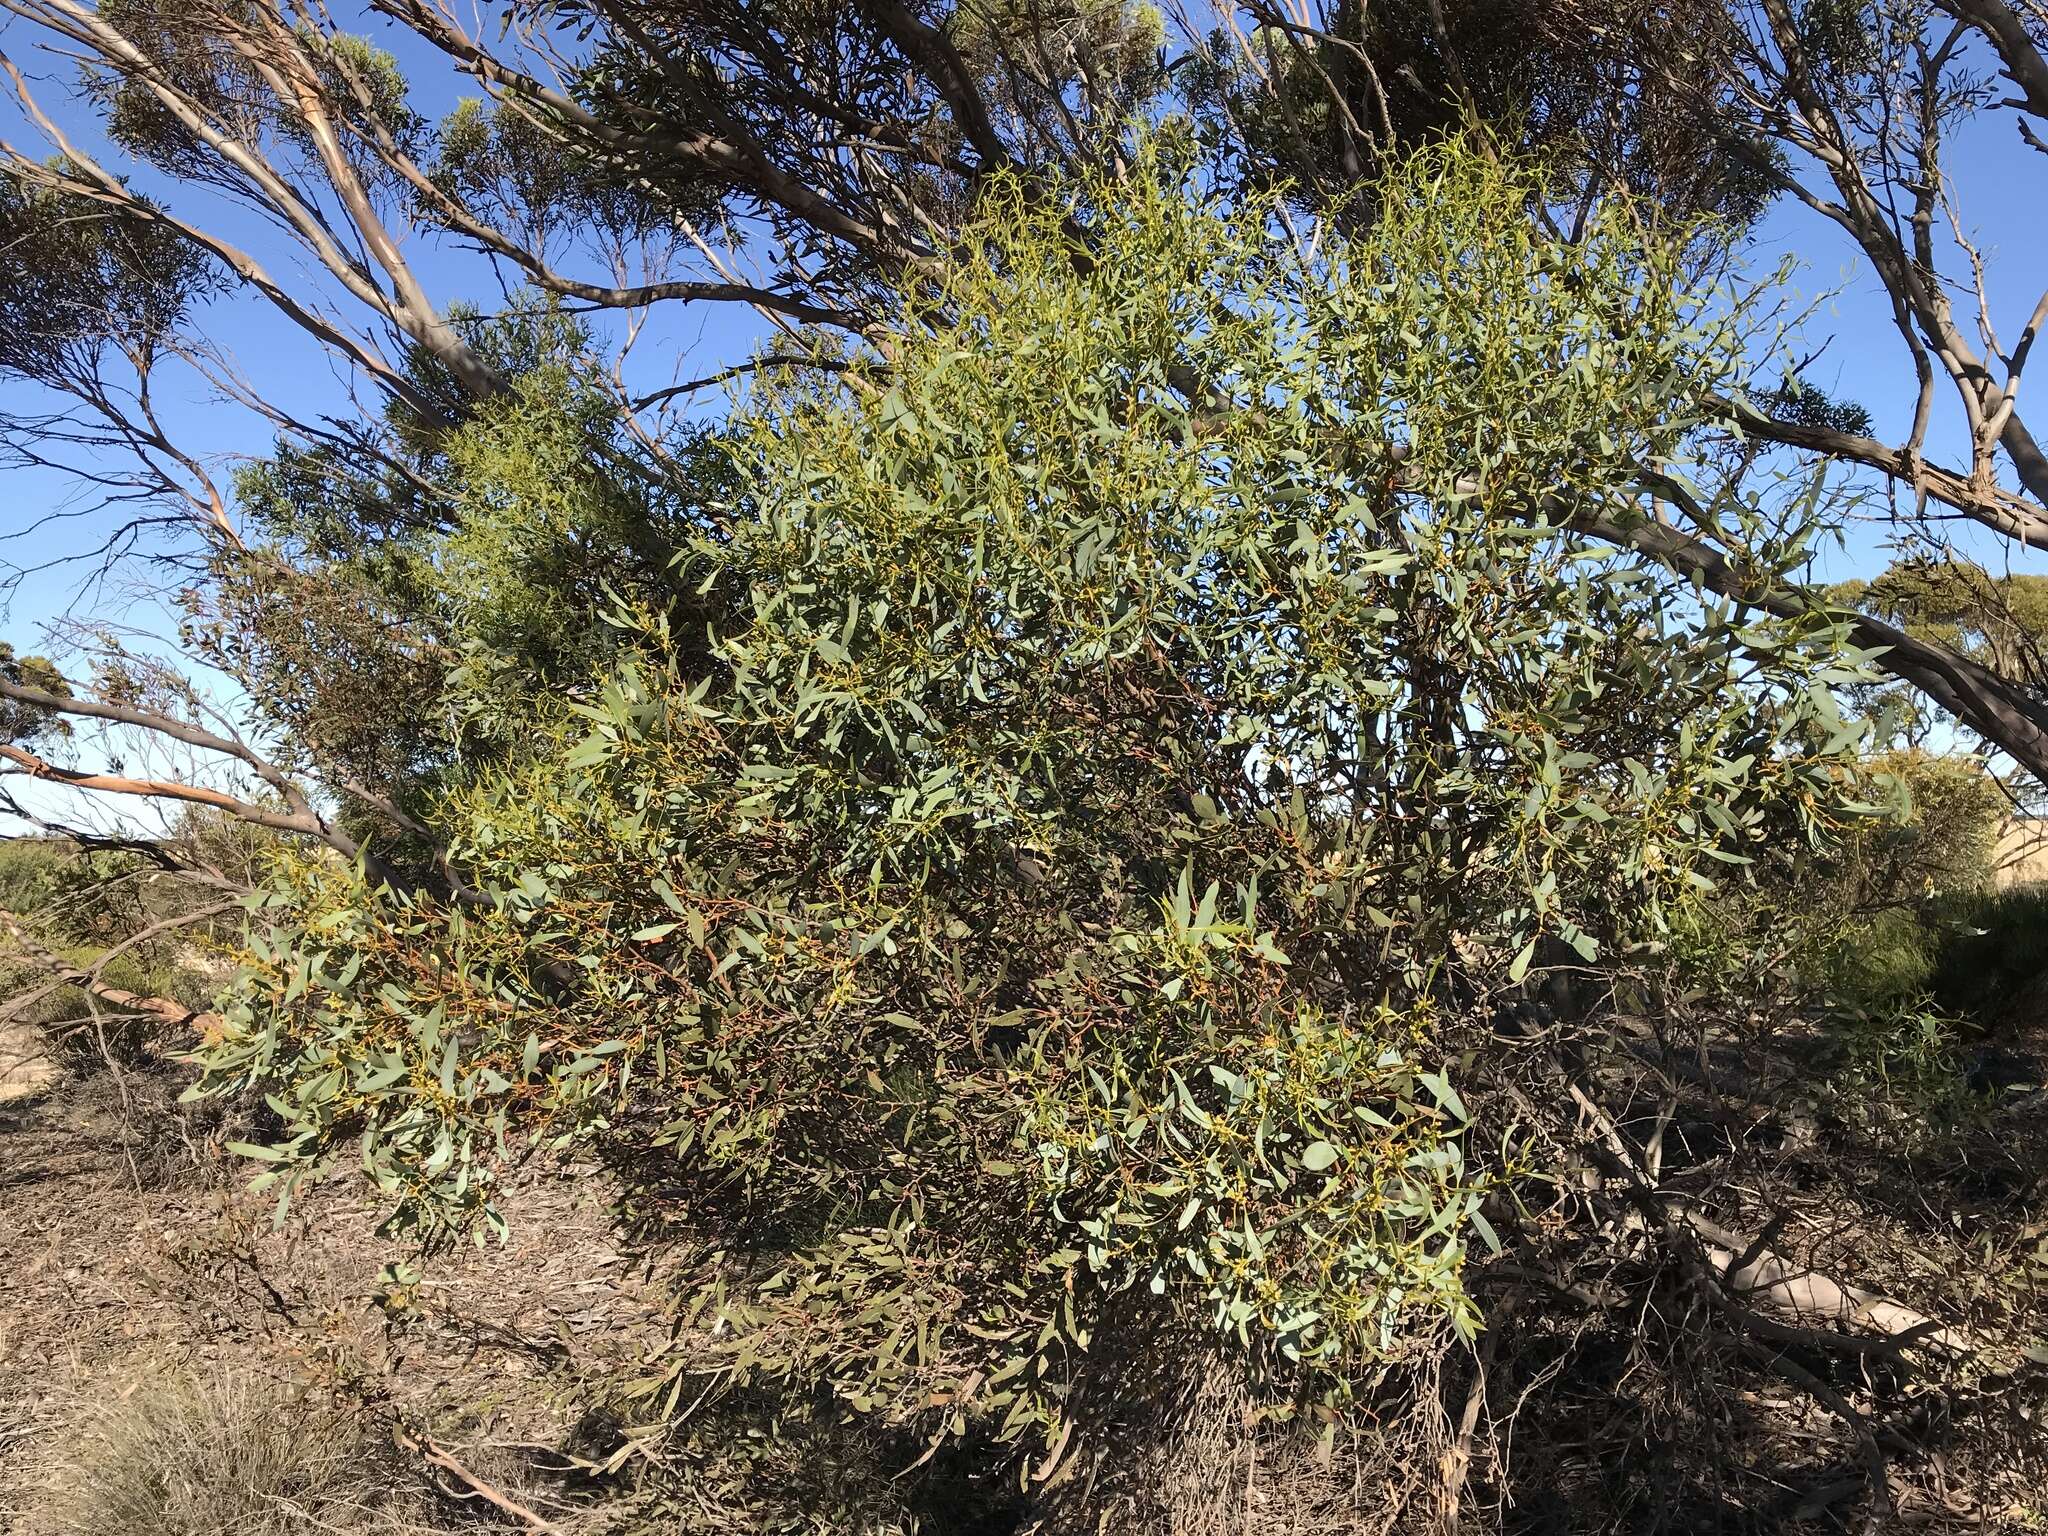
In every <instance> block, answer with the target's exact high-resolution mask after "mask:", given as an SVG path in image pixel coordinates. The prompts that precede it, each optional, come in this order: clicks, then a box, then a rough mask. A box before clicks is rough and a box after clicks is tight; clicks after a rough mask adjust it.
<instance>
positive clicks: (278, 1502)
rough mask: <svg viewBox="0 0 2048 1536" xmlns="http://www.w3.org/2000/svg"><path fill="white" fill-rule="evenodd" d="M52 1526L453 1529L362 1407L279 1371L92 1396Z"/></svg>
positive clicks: (187, 1533)
mask: <svg viewBox="0 0 2048 1536" xmlns="http://www.w3.org/2000/svg"><path fill="white" fill-rule="evenodd" d="M76 1433H77V1441H76V1450H75V1453H74V1454H73V1455H72V1456H71V1457H70V1458H68V1459H67V1460H64V1461H62V1462H60V1463H59V1464H58V1466H57V1468H56V1469H55V1476H54V1477H53V1478H52V1486H51V1488H50V1489H49V1491H48V1493H47V1494H46V1496H45V1500H44V1507H43V1510H42V1511H41V1512H40V1514H39V1516H35V1517H32V1518H34V1519H36V1521H37V1523H38V1524H40V1526H41V1527H42V1529H43V1530H45V1531H47V1532H49V1533H50V1536H305V1533H309V1532H321V1531H334V1532H347V1533H349V1536H372V1533H375V1536H441V1533H443V1532H445V1531H448V1530H450V1529H451V1528H450V1527H449V1526H448V1525H447V1524H446V1523H445V1522H443V1521H441V1520H439V1519H437V1518H436V1516H437V1514H438V1513H439V1511H438V1510H437V1507H436V1506H437V1505H438V1504H439V1502H440V1501H439V1500H438V1499H437V1498H436V1497H435V1496H434V1495H433V1494H432V1492H431V1491H430V1490H429V1489H428V1488H427V1487H426V1486H425V1485H424V1483H423V1481H422V1479H421V1477H420V1476H419V1474H418V1472H417V1470H416V1467H414V1466H411V1465H408V1464H407V1463H405V1462H404V1461H403V1460H402V1459H401V1458H400V1456H399V1454H398V1453H397V1451H396V1448H395V1447H393V1446H392V1445H390V1444H389V1442H385V1443H382V1444H380V1443H379V1442H378V1441H377V1440H376V1439H374V1438H373V1437H372V1434H371V1432H370V1430H369V1428H368V1426H366V1425H364V1424H363V1423H362V1422H361V1421H360V1420H359V1419H357V1418H355V1417H353V1416H351V1415H350V1414H348V1413H346V1412H344V1411H342V1410H340V1409H338V1408H336V1407H335V1406H333V1405H331V1404H327V1403H323V1402H321V1401H319V1400H318V1399H316V1398H314V1397H311V1396H295V1395H293V1394H291V1393H290V1392H288V1391H286V1390H284V1389H283V1388H281V1387H278V1386H276V1385H274V1384H272V1383H269V1382H265V1381H262V1380H260V1379H250V1378H247V1377H241V1378H237V1377H234V1376H228V1375H217V1376H215V1377H213V1378H212V1379H210V1380H201V1379H200V1378H198V1377H196V1376H193V1375H190V1374H184V1373H163V1374H151V1375H146V1376H144V1377H142V1378H141V1379H140V1380H138V1381H137V1382H135V1383H134V1385H133V1386H132V1387H131V1389H130V1390H129V1391H128V1392H127V1394H126V1395H125V1396H124V1397H122V1398H120V1399H118V1400H115V1401H112V1402H107V1403H102V1404H98V1405H95V1406H93V1407H90V1408H88V1409H87V1410H86V1412H85V1413H84V1414H83V1415H82V1417H81V1420H80V1422H79V1426H78V1429H77V1431H76Z"/></svg>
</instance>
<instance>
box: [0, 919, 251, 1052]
mask: <svg viewBox="0 0 2048 1536" xmlns="http://www.w3.org/2000/svg"><path fill="white" fill-rule="evenodd" d="M226 910H228V909H227V908H226V907H217V908H212V909H210V910H209V911H207V912H203V913H193V914H190V915H188V916H186V917H183V918H181V919H179V920H178V921H177V922H175V923H155V924H152V925H151V926H150V927H148V928H146V929H144V930H143V931H142V932H140V933H137V934H134V935H132V936H131V937H129V938H128V939H126V940H124V941H123V942H122V943H120V944H117V945H115V946H114V947H113V948H112V949H110V950H108V951H107V952H106V953H105V954H103V955H101V956H100V957H99V958H98V959H97V960H95V961H93V963H92V964H91V965H87V966H80V965H73V964H72V963H71V962H70V961H69V960H66V959H65V958H64V957H63V956H62V955H59V954H57V953H55V952H54V951H52V950H50V949H47V948H45V947H44V946H43V945H42V944H40V943H39V942H37V940H36V939H35V937H34V936H33V935H32V934H30V933H29V931H28V929H27V927H26V926H25V925H24V924H23V923H22V921H21V919H20V918H19V917H18V916H16V915H15V914H14V913H12V912H9V911H6V910H5V909H0V929H4V930H5V931H6V933H7V935H8V937H10V938H11V939H13V940H14V943H15V946H16V948H18V949H19V950H20V951H21V953H22V955H23V956H24V957H25V958H26V959H27V960H28V961H29V963H30V964H32V965H34V966H35V967H36V969H37V970H39V971H42V972H44V973H45V974H47V975H48V976H50V977H51V978H53V979H52V982H51V984H50V985H49V986H47V987H42V988H39V989H37V990H36V991H34V992H30V993H26V994H24V995H23V996H21V997H16V998H10V999H8V1000H7V1004H6V1006H7V1009H8V1011H9V1012H10V1013H15V1014H19V1013H21V1012H23V1011H24V1010H26V1009H28V1008H32V1007H34V1006H35V1004H36V1003H38V1002H40V1001H42V1000H43V999H44V998H45V997H48V996H50V995H51V994H52V993H54V992H55V991H56V990H57V989H58V988H59V987H67V986H70V987H79V988H82V989H83V990H85V991H87V992H90V993H91V994H92V995H93V996H94V997H96V998H98V999H99V1000H100V1001H101V1002H104V1003H109V1004H111V1005H112V1006H114V1007H116V1008H119V1009H121V1010H122V1011H124V1012H126V1013H142V1014H148V1015H150V1016H151V1017H153V1018H157V1019H161V1020H162V1021H163V1022H164V1023H166V1024H169V1025H171V1026H172V1027H173V1028H186V1027H191V1028H195V1029H201V1030H204V1029H207V1028H209V1027H215V1026H218V1025H219V1024H220V1023H221V1017H220V1015H219V1014H217V1013H213V1012H211V1011H210V1010H208V1009H204V1008H188V1007H186V1006H185V1004H183V1003H181V1002H179V1001H178V1000H177V999H176V998H173V997H154V996H151V995H149V994H148V993H143V992H130V991H128V990H126V989H125V988H123V987H116V986H110V985H109V984H108V983H106V982H104V981H102V980H101V979H100V970H101V968H102V967H103V966H104V965H105V964H106V963H107V961H109V960H111V959H113V958H114V957H115V956H116V955H118V954H119V953H121V952H122V951H123V950H125V949H128V948H130V947H131V946H133V945H136V944H139V943H141V942H142V941H143V940H144V939H146V938H149V937H151V936H152V935H154V934H157V933H161V932H164V931H165V930H166V929H168V928H171V927H177V926H182V925H183V924H185V923H191V922H197V921H198V920H199V919H200V918H201V917H206V916H217V915H218V914H219V913H221V912H224V911H226Z"/></svg>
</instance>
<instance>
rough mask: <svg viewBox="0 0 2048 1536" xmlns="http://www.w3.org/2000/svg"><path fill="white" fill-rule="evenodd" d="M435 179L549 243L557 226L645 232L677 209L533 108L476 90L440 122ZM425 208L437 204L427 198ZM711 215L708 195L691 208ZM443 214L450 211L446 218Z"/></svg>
mask: <svg viewBox="0 0 2048 1536" xmlns="http://www.w3.org/2000/svg"><path fill="white" fill-rule="evenodd" d="M435 137H436V143H435V151H436V153H435V158H434V163H433V166H432V168H431V170H430V172H429V175H430V176H431V177H432V179H433V182H434V185H435V186H436V187H437V188H438V189H439V190H440V191H441V193H442V194H443V195H444V196H446V197H447V198H449V199H451V200H452V201H454V202H455V203H456V204H458V205H459V206H460V207H461V208H462V209H463V211H464V212H465V213H467V214H469V215H470V216H471V217H474V218H477V219H480V220H482V221H483V222H484V223H485V224H487V225H490V226H492V227H494V228H496V229H498V230H500V231H501V232H504V233H507V234H510V235H513V236H515V237H517V238H519V239H521V240H523V241H525V242H528V243H530V244H531V246H532V247H534V248H535V249H542V248H545V247H546V246H547V244H548V242H549V241H550V240H551V239H552V238H553V237H554V235H555V234H556V233H558V232H560V231H563V230H567V231H570V232H581V233H585V234H589V233H602V234H603V235H605V236H608V237H609V238H611V239H613V240H634V239H646V238H647V237H649V236H650V235H651V234H653V233H654V232H655V230H656V229H657V228H658V227H659V226H660V224H661V223H662V222H663V221H664V219H667V218H671V217H673V215H674V213H675V212H676V211H678V210H676V209H674V208H670V207H664V206H663V205H662V204H660V203H659V202H657V201H655V200H653V199H651V198H650V197H649V196H648V195H647V194H646V193H645V192H643V191H639V190H636V189H634V188H631V187H629V186H627V185H625V184H624V183H622V182H621V181H620V180H619V179H618V178H617V177H616V176H609V175H607V174H606V173H605V171H604V169H603V167H602V166H600V165H597V164H594V163H592V162H591V161H590V160H588V159H587V158H586V157H584V156H583V155H581V154H579V153H577V152H576V151H575V150H573V149H571V148H569V147H568V145H567V143H566V142H565V138H566V136H565V135H564V134H563V133H562V132H561V131H560V130H559V129H553V128H551V127H550V126H549V125H548V124H547V123H546V121H545V119H544V118H541V117H538V116H537V115H536V109H535V108H534V107H533V106H531V105H526V104H522V105H521V106H519V107H517V108H514V107H511V106H507V105H506V104H504V103H503V102H497V103H489V102H485V101H483V100H481V99H479V98H476V97H467V98H465V99H464V100H462V101H460V102H458V103H457V104H456V106H455V109H454V110H453V111H452V112H450V113H449V114H448V115H447V116H446V117H445V118H443V119H442V120H441V122H440V124H439V126H438V127H437V129H436V134H435ZM422 203H423V212H424V213H425V215H426V216H427V217H428V218H430V219H431V218H437V216H438V215H437V210H436V209H435V207H434V206H433V205H432V203H431V202H428V201H427V200H425V199H422ZM688 211H689V212H690V213H691V214H692V215H693V216H695V217H699V218H703V217H708V216H709V215H710V214H711V212H712V209H711V207H710V206H709V205H708V202H707V201H706V200H705V199H703V198H701V197H700V198H699V199H697V205H696V206H694V207H692V208H690V209H689V210H688ZM441 221H442V222H445V218H443V219H442V220H441Z"/></svg>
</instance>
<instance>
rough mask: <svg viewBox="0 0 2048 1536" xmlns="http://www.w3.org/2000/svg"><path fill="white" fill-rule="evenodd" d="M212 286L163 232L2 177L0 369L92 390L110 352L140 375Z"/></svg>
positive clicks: (203, 267)
mask: <svg viewBox="0 0 2048 1536" xmlns="http://www.w3.org/2000/svg"><path fill="white" fill-rule="evenodd" d="M58 168H59V169H60V170H61V169H62V166H61V164H60V165H59V167H58ZM145 206H146V205H145ZM218 287H219V273H218V272H217V270H216V269H215V268H214V267H213V265H212V263H211V262H210V261H209V260H208V259H207V257H206V256H205V255H204V254H203V253H202V252H201V251H200V250H199V249H198V248H197V247H196V246H194V245H192V244H191V243H190V242H188V241H187V240H186V239H185V238H184V237H183V236H182V235H179V234H178V233H176V232H175V231H174V230H172V229H171V228H170V227H169V226H168V225H165V224H161V223H157V222H154V221H151V220H149V219H147V218H143V217H139V216H137V215H135V214H133V213H128V212H123V211H120V210H117V209H113V208H110V207H109V206H108V205H107V204H105V203H104V202H101V201H98V200H95V199H92V198H86V197H80V196H73V195H69V194H65V193H60V192H55V191H49V190H46V189H43V188H39V187H35V186H32V185H30V184H29V183H27V182H26V181H24V180H23V179H22V178H20V177H19V176H0V372H4V373H13V374H18V375H20V376H22V377H23V378H26V379H31V380H34V381H35V382H37V383H41V384H45V385H53V386H56V387H60V388H61V387H64V386H65V385H66V384H67V382H76V383H79V384H82V385H90V384H92V383H94V382H95V381H96V380H97V379H98V376H99V363H100V359H101V358H102V357H103V356H104V355H105V354H106V352H107V351H108V349H109V348H114V349H118V350H119V351H120V352H122V353H125V354H126V355H127V357H128V358H129V360H130V361H131V362H132V363H133V364H134V365H135V366H136V367H137V368H138V369H146V368H147V366H148V364H149V360H150V359H151V358H152V357H153V356H154V355H155V354H156V352H157V351H158V350H159V349H160V348H161V347H162V346H163V344H164V342H165V341H166V339H167V338H168V337H169V335H170V334H171V332H172V330H173V329H174V328H175V327H176V326H177V324H178V323H179V322H180V321H181V320H182V319H183V318H184V317H185V315H186V314H187V313H188V312H189V311H190V309H191V308H192V306H193V305H194V304H195V303H197V302H199V301H201V300H203V299H205V298H206V297H207V296H208V295H209V294H211V293H213V292H215V291H217V289H218Z"/></svg>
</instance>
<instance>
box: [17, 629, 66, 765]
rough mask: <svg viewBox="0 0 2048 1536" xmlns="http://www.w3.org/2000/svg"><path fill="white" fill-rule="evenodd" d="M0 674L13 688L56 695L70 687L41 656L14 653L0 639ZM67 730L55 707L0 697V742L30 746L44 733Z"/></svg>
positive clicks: (60, 733)
mask: <svg viewBox="0 0 2048 1536" xmlns="http://www.w3.org/2000/svg"><path fill="white" fill-rule="evenodd" d="M0 678H4V679H5V680H6V681H8V682H10V683H12V684H14V685H15V686H16V687H17V688H33V689H35V690H36V691H37V692H39V693H47V694H51V695H54V696H55V697H57V698H69V697H70V695H71V687H70V685H69V684H68V683H66V682H65V681H64V674H63V673H61V672H59V671H58V670H57V667H56V665H55V664H54V663H53V662H51V661H50V660H49V659H48V658H47V657H43V656H17V655H16V654H15V652H14V647H13V646H11V645H9V644H8V643H7V642H6V641H4V640H0ZM70 734H71V725H70V723H69V722H68V721H66V720H65V719H64V717H63V716H62V715H60V714H58V713H57V712H56V711H55V710H52V709H46V708H43V707H42V706H40V705H36V704H24V703H22V702H21V701H20V700H18V699H11V698H0V743H5V744H7V745H11V746H23V747H27V746H34V745H35V744H36V743H37V742H39V741H42V740H44V739H46V738H48V737H52V736H56V737H63V736H68V735H70Z"/></svg>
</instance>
